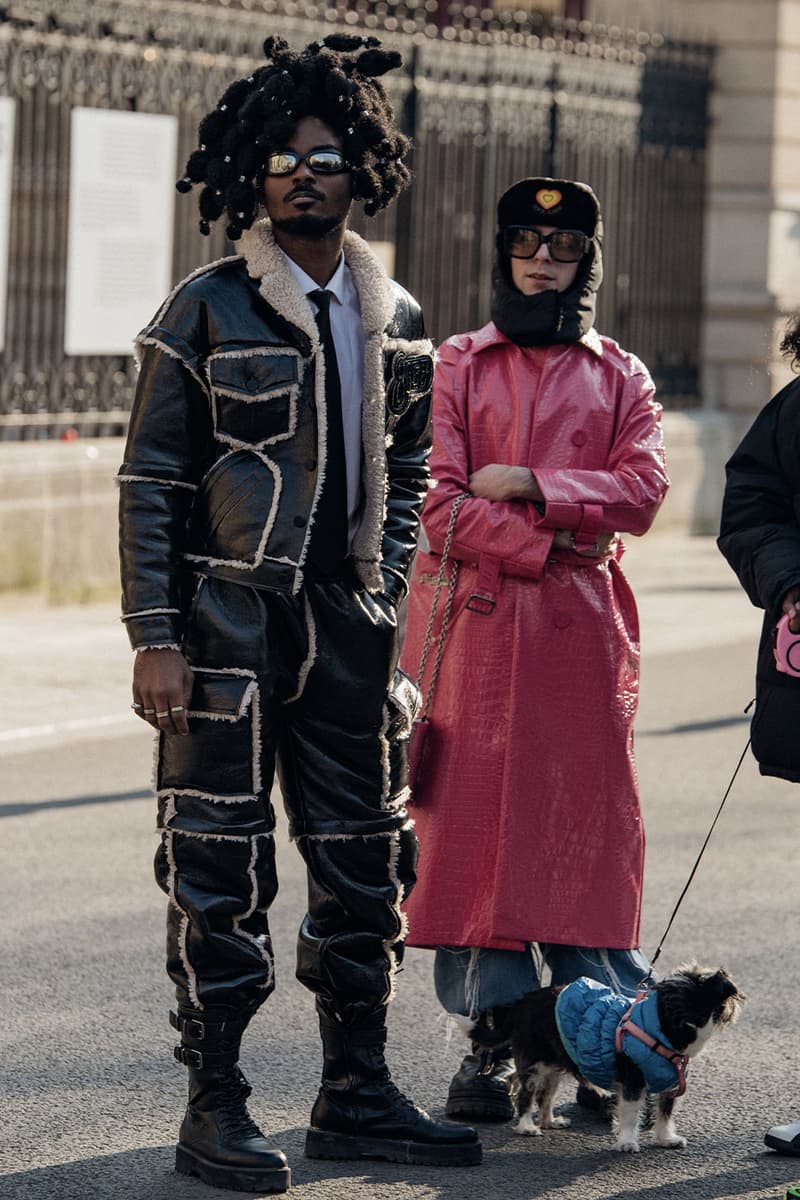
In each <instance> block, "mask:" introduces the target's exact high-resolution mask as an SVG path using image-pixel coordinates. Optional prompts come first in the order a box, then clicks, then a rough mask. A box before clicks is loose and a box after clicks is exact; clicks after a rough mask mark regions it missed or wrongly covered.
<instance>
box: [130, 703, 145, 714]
mask: <svg viewBox="0 0 800 1200" xmlns="http://www.w3.org/2000/svg"><path fill="white" fill-rule="evenodd" d="M131 708H132V709H133V711H134V712H143V711H144V705H143V704H137V703H136V701H135V700H134V702H133V704H132V705H131Z"/></svg>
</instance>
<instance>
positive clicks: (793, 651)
mask: <svg viewBox="0 0 800 1200" xmlns="http://www.w3.org/2000/svg"><path fill="white" fill-rule="evenodd" d="M775 666H776V667H777V668H778V670H779V671H783V673H784V675H795V676H798V677H800V633H792V631H791V629H790V628H789V618H788V616H787V615H786V614H784V615H783V616H782V617H781V619H780V621H778V624H777V625H776V627H775Z"/></svg>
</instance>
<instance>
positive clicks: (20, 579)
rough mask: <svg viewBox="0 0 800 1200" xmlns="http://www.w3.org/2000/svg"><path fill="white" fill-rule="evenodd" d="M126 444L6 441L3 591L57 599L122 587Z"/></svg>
mask: <svg viewBox="0 0 800 1200" xmlns="http://www.w3.org/2000/svg"><path fill="white" fill-rule="evenodd" d="M122 449H123V439H122V438H102V439H98V440H97V441H92V442H88V441H87V442H83V441H80V440H78V441H74V442H16V443H14V442H5V443H4V442H0V591H3V592H19V591H30V592H36V593H39V595H41V596H42V597H43V598H44V599H45V601H46V602H47V603H50V604H59V603H61V604H63V603H68V602H75V601H78V602H87V603H88V602H90V601H92V600H101V599H110V598H113V597H114V596H115V595H118V594H119V572H118V569H117V518H116V505H117V488H116V484H115V482H114V476H115V474H116V471H117V468H118V466H119V463H120V461H121V459H122Z"/></svg>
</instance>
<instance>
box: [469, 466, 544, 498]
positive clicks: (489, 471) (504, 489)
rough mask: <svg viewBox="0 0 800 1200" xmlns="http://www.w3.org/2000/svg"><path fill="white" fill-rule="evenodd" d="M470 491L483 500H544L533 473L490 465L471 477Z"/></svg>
mask: <svg viewBox="0 0 800 1200" xmlns="http://www.w3.org/2000/svg"><path fill="white" fill-rule="evenodd" d="M469 490H470V492H471V493H472V495H473V496H480V498H481V499H482V500H544V496H543V495H542V492H541V489H540V487H539V485H538V483H537V482H536V476H535V475H534V474H533V471H529V470H528V468H527V467H508V466H505V465H504V464H503V463H488V464H487V466H485V467H481V468H480V470H479V471H473V473H472V474H471V475H470V477H469Z"/></svg>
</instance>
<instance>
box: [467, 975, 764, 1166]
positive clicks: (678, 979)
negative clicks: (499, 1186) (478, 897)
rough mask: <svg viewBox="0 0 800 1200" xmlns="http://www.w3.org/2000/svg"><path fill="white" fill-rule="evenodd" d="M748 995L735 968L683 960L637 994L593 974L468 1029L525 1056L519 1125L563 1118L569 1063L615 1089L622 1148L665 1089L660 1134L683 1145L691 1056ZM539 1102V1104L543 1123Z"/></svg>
mask: <svg viewBox="0 0 800 1200" xmlns="http://www.w3.org/2000/svg"><path fill="white" fill-rule="evenodd" d="M744 1000H745V996H744V994H743V993H742V992H741V991H740V990H739V988H738V987H737V986H736V984H735V983H734V982H733V980H732V979H731V977H730V976H729V975H728V974H727V972H726V971H723V970H719V971H710V970H706V969H704V968H702V967H699V966H697V964H696V963H691V964H688V965H685V966H681V967H678V968H677V970H676V971H675V972H674V973H673V974H672V975H669V976H667V978H665V979H662V980H660V981H659V982H658V983H655V984H653V985H652V986H651V988H650V989H649V990H648V991H647V992H646V993H645V992H643V993H641V994H640V996H639V997H637V999H636V1001H631V1000H630V999H629V998H627V997H625V996H620V995H618V994H616V993H614V992H612V991H611V990H610V989H609V988H604V987H603V986H602V985H601V984H597V983H595V982H594V981H593V980H590V979H579V980H577V981H576V982H575V983H572V984H568V985H567V986H566V987H548V988H542V989H540V990H539V991H536V992H530V993H529V994H528V995H527V996H523V998H522V999H521V1000H520V1001H518V1003H517V1004H514V1005H512V1006H510V1007H509V1008H506V1009H502V1010H500V1011H499V1012H497V1011H496V1012H495V1013H494V1014H493V1017H492V1027H491V1028H489V1027H488V1025H487V1023H486V1019H485V1018H481V1020H479V1021H478V1022H477V1023H476V1024H475V1025H473V1026H472V1027H471V1028H470V1030H469V1037H470V1038H471V1039H472V1041H473V1042H476V1043H478V1044H479V1045H483V1046H489V1047H492V1046H501V1045H505V1044H507V1043H510V1045H511V1052H512V1054H513V1056H514V1062H515V1064H516V1080H515V1100H516V1109H517V1116H518V1121H517V1125H516V1132H517V1133H520V1134H529V1135H533V1136H536V1137H538V1136H539V1135H540V1134H541V1133H542V1131H543V1130H545V1129H558V1128H564V1127H565V1126H567V1125H569V1123H570V1122H569V1119H568V1118H567V1117H561V1116H559V1117H556V1116H553V1099H554V1096H555V1092H556V1089H557V1087H558V1083H559V1081H560V1079H561V1078H562V1077H563V1076H564V1075H565V1074H567V1073H569V1074H571V1075H574V1076H575V1078H576V1079H578V1080H579V1081H580V1082H581V1083H584V1084H587V1085H588V1086H589V1087H590V1088H593V1089H594V1090H596V1091H603V1090H606V1091H615V1092H616V1097H617V1104H616V1144H615V1147H614V1148H615V1150H618V1151H621V1152H622V1153H626V1152H627V1153H635V1152H637V1151H638V1150H639V1129H640V1122H641V1113H642V1109H643V1107H644V1102H645V1097H646V1094H647V1093H648V1092H650V1093H654V1094H657V1096H658V1101H657V1115H656V1120H655V1129H654V1133H655V1140H656V1144H657V1145H659V1146H666V1147H670V1148H683V1147H684V1146H685V1145H686V1139H685V1138H683V1137H681V1136H680V1135H679V1134H678V1133H677V1132H676V1129H675V1124H674V1121H673V1109H674V1104H675V1100H676V1098H677V1096H679V1095H682V1094H683V1091H684V1089H685V1079H684V1077H685V1072H686V1067H687V1066H688V1060H689V1059H691V1058H694V1057H695V1055H697V1054H699V1053H700V1051H701V1050H702V1049H703V1047H704V1046H705V1044H706V1042H707V1041H708V1039H709V1038H710V1036H711V1034H712V1033H714V1031H715V1030H716V1029H718V1028H719V1027H720V1026H722V1025H728V1024H730V1023H731V1022H732V1021H735V1020H736V1017H737V1015H738V1011H739V1007H740V1006H741V1004H742V1003H743V1002H744ZM534 1104H535V1105H536V1107H537V1108H538V1110H539V1120H538V1123H537V1121H536V1119H535V1115H534V1111H533V1108H534Z"/></svg>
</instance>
